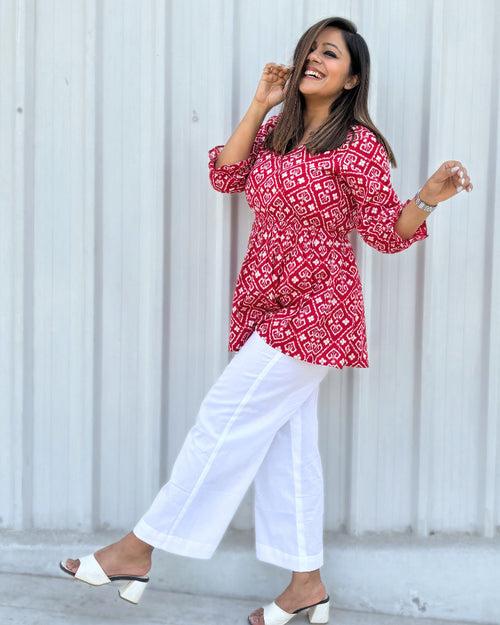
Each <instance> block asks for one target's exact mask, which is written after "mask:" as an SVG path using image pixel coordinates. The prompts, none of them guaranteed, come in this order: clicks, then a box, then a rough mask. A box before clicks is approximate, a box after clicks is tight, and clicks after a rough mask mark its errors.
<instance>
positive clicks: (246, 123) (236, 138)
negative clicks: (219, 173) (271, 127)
mask: <svg viewBox="0 0 500 625" xmlns="http://www.w3.org/2000/svg"><path fill="white" fill-rule="evenodd" d="M268 111H269V109H268V108H267V107H266V106H264V105H263V104H259V103H258V102H256V101H255V100H252V103H251V104H250V106H249V108H248V110H247V112H246V113H245V115H244V116H243V118H242V120H241V121H240V123H239V124H238V126H237V127H236V130H235V131H234V132H233V134H232V135H231V136H230V137H229V139H228V140H227V143H226V144H225V145H224V148H223V149H222V151H221V152H220V154H219V156H218V157H217V160H216V162H215V167H216V169H217V168H219V167H221V166H222V165H232V164H233V163H238V162H239V161H244V160H246V159H247V158H248V157H249V156H250V152H251V151H252V146H253V144H254V142H255V137H256V136H257V131H258V130H259V128H260V127H261V125H262V122H263V121H264V118H265V116H266V115H267V113H268Z"/></svg>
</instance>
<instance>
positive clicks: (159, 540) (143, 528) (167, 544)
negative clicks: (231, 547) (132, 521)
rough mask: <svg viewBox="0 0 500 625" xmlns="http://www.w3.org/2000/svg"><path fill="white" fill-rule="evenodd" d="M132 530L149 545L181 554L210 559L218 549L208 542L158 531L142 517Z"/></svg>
mask: <svg viewBox="0 0 500 625" xmlns="http://www.w3.org/2000/svg"><path fill="white" fill-rule="evenodd" d="M132 531H133V533H134V534H135V535H136V536H137V538H140V539H141V540H143V541H144V542H146V543H148V544H149V545H152V546H153V547H157V548H158V549H162V550H163V551H169V552H170V553H175V554H177V555H179V556H187V557H189V558H200V559H202V560H209V559H210V558H211V557H212V556H213V554H214V552H215V549H216V546H215V547H214V546H213V545H209V544H207V543H199V542H196V541H194V540H188V539H186V538H180V537H179V536H172V535H170V534H163V533H162V532H158V531H157V530H155V529H154V528H152V527H151V526H150V525H148V524H147V523H146V522H145V521H143V520H142V519H141V520H140V521H138V523H137V524H136V526H135V527H134V528H133V530H132Z"/></svg>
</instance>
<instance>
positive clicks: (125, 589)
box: [118, 579, 148, 604]
mask: <svg viewBox="0 0 500 625" xmlns="http://www.w3.org/2000/svg"><path fill="white" fill-rule="evenodd" d="M147 585H148V582H142V581H139V580H136V579H134V580H131V581H129V582H127V583H126V584H124V585H123V586H122V587H121V588H120V589H119V590H118V594H119V595H120V597H121V598H122V599H125V601H130V603H136V604H137V603H139V601H140V600H141V597H142V593H143V592H144V591H145V590H146V586H147Z"/></svg>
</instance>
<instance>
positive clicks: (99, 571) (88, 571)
mask: <svg viewBox="0 0 500 625" xmlns="http://www.w3.org/2000/svg"><path fill="white" fill-rule="evenodd" d="M75 577H77V578H78V579H81V580H83V581H85V582H88V583H89V584H94V585H95V586H101V585H102V584H107V583H109V582H110V581H111V580H110V579H109V577H108V576H107V575H106V573H105V571H104V569H103V568H102V566H101V565H100V564H99V562H97V560H96V558H95V556H94V554H93V553H91V554H90V555H88V556H84V557H83V558H80V566H79V567H78V569H77V571H76V573H75Z"/></svg>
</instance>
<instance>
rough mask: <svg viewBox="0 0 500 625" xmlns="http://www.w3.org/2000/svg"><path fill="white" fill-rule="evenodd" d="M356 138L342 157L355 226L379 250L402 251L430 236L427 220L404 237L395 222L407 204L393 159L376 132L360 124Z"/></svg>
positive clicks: (343, 171) (341, 163)
mask: <svg viewBox="0 0 500 625" xmlns="http://www.w3.org/2000/svg"><path fill="white" fill-rule="evenodd" d="M358 128H360V130H358V133H357V136H356V138H355V140H354V141H353V142H352V143H351V144H350V145H349V146H348V148H347V149H346V150H345V152H344V153H343V154H342V156H341V158H340V160H339V167H340V175H341V177H342V179H343V180H344V181H345V182H346V184H347V187H348V189H349V191H350V195H351V198H352V205H353V221H354V227H355V228H356V230H357V231H358V232H359V234H360V236H361V237H362V239H363V240H364V241H365V242H366V243H368V245H370V246H371V247H373V248H375V249H376V250H378V251H379V252H385V253H387V254H394V253H395V252H402V251H403V250H405V249H407V248H408V247H410V245H412V244H413V243H415V242H416V241H420V240H421V239H425V238H427V237H428V236H429V235H428V233H427V224H426V222H425V221H424V222H423V223H422V224H421V225H420V226H419V227H418V229H417V230H416V232H415V233H414V234H413V236H412V237H410V238H409V239H403V237H401V236H400V235H399V234H398V233H397V232H396V230H395V224H396V222H397V220H398V219H399V216H400V214H401V212H402V211H403V209H404V207H405V206H406V205H407V204H408V203H409V202H410V201H411V200H406V201H405V202H404V203H401V201H400V199H399V197H398V195H397V193H396V191H395V190H394V188H393V186H392V182H391V169H390V161H389V158H388V156H387V152H386V150H385V147H384V145H383V144H382V143H381V142H380V141H379V140H378V138H377V136H376V135H375V133H373V132H372V131H371V130H370V129H368V128H365V127H363V126H360V127H358Z"/></svg>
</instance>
